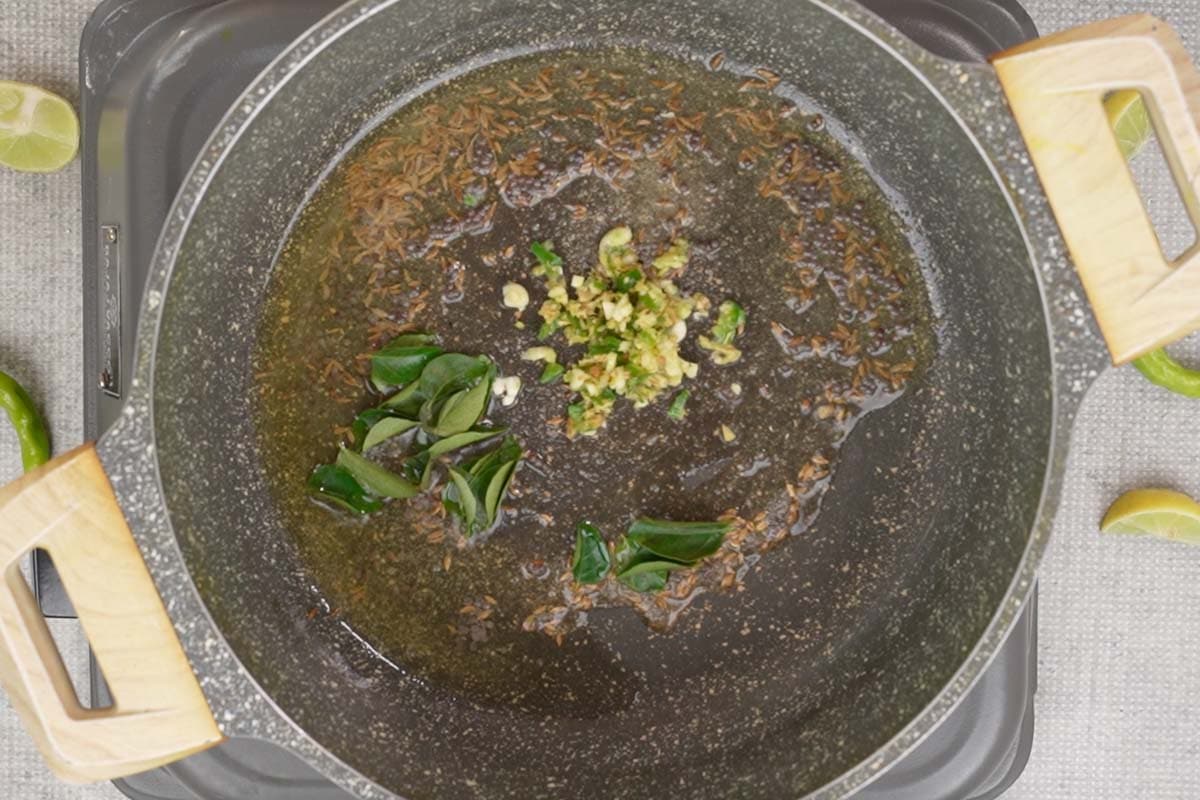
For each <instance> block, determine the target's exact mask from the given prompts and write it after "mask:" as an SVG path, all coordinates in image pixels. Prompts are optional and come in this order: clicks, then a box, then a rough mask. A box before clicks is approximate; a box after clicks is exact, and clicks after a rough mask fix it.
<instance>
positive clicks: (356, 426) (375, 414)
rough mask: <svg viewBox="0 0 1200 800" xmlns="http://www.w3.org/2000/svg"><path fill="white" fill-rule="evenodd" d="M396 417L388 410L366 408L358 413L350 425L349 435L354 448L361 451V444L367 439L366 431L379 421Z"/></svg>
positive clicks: (394, 413) (393, 412)
mask: <svg viewBox="0 0 1200 800" xmlns="http://www.w3.org/2000/svg"><path fill="white" fill-rule="evenodd" d="M394 416H396V412H395V411H393V410H392V409H390V408H368V409H367V410H366V411H360V412H359V414H358V416H356V417H355V418H354V422H352V423H350V435H351V437H352V438H353V440H354V446H355V447H357V448H358V449H359V450H362V446H363V442H364V441H365V440H366V438H367V431H369V430H371V427H372V426H373V425H375V423H377V422H379V421H380V420H381V419H385V418H387V417H394Z"/></svg>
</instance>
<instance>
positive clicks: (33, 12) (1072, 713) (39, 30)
mask: <svg viewBox="0 0 1200 800" xmlns="http://www.w3.org/2000/svg"><path fill="white" fill-rule="evenodd" d="M163 2H167V0H163ZM1025 5H1026V7H1027V8H1028V9H1029V10H1030V12H1031V14H1032V15H1033V17H1034V18H1035V19H1036V20H1037V22H1038V25H1039V27H1040V29H1041V30H1042V31H1043V32H1049V31H1053V30H1058V29H1060V28H1064V27H1068V26H1070V25H1075V24H1080V23H1083V22H1087V21H1089V20H1095V19H1100V18H1102V17H1106V16H1113V15H1117V14H1124V13H1129V12H1132V11H1150V12H1152V13H1155V14H1157V15H1159V16H1161V17H1163V18H1164V19H1166V20H1168V21H1169V22H1171V23H1172V24H1173V25H1174V26H1175V27H1176V28H1177V29H1178V30H1179V31H1180V33H1181V34H1182V35H1183V37H1184V39H1185V41H1186V42H1187V44H1188V46H1189V48H1190V49H1191V51H1192V53H1193V55H1195V56H1196V57H1197V58H1200V0H1144V2H1135V0H1101V1H1100V2H1064V1H1063V0H1026V2H1025ZM93 6H94V0H0V78H5V79H15V80H22V81H31V82H34V83H38V84H41V85H43V86H46V87H48V88H52V89H54V90H56V91H59V92H61V93H63V94H65V95H66V96H67V97H69V98H70V99H72V100H73V101H74V100H77V99H78V89H77V85H76V76H77V62H76V57H77V54H76V49H77V47H78V42H79V34H80V31H81V30H82V27H83V24H84V22H85V21H86V19H87V16H88V14H89V12H90V11H91V9H92V7H93ZM1151 172H1153V170H1151ZM1153 177H1154V178H1156V179H1157V186H1158V188H1157V189H1156V191H1155V192H1154V194H1153V197H1152V198H1151V205H1152V206H1153V213H1154V214H1155V216H1156V218H1159V219H1162V218H1164V216H1165V217H1166V218H1167V219H1168V233H1167V235H1166V237H1165V238H1166V239H1167V240H1168V246H1174V247H1175V248H1176V249H1179V247H1180V246H1181V245H1186V244H1187V243H1188V242H1189V241H1190V240H1191V239H1190V237H1191V232H1190V227H1189V226H1188V225H1187V224H1186V220H1185V219H1184V218H1183V217H1182V216H1180V215H1175V216H1174V217H1172V216H1171V215H1170V214H1169V213H1168V211H1166V209H1167V208H1168V203H1167V202H1166V200H1167V198H1169V196H1170V195H1169V190H1168V189H1167V188H1166V183H1165V176H1164V175H1163V174H1161V172H1159V173H1157V174H1155V175H1154V176H1153ZM79 220H80V207H79V167H78V164H74V165H72V166H71V167H69V168H68V169H67V170H66V171H64V172H62V173H59V174H57V175H50V176H27V175H18V174H15V173H12V172H9V171H0V369H4V370H6V371H9V372H12V373H13V374H14V375H16V376H17V377H18V379H19V380H21V381H23V382H24V383H25V384H26V385H27V386H28V387H29V389H30V391H31V393H32V394H33V396H34V397H35V399H36V400H37V401H38V402H39V403H40V405H41V407H42V408H43V409H44V410H45V413H46V416H47V418H48V420H49V423H50V427H51V430H52V435H53V438H54V444H55V450H56V451H58V452H61V451H63V450H65V449H68V448H70V447H72V446H74V445H76V444H78V443H79V442H80V439H81V415H82V400H81V384H82V378H81V375H80V373H81V355H80V347H81V341H82V339H81V330H80V329H81V323H80V307H81V298H80V279H79V272H80V243H79ZM1198 302H1200V298H1198ZM1176 352H1178V353H1179V354H1180V355H1182V356H1184V357H1187V358H1190V359H1192V362H1193V363H1200V337H1193V338H1192V339H1191V340H1190V341H1188V342H1185V343H1184V344H1182V345H1179V346H1178V347H1177V348H1176ZM1198 412H1200V404H1198V403H1196V402H1195V401H1188V400H1185V399H1183V398H1177V397H1174V396H1173V395H1170V394H1168V393H1166V392H1164V391H1160V390H1158V389H1156V388H1154V387H1152V386H1150V385H1148V384H1146V383H1145V382H1144V381H1143V380H1142V379H1141V378H1140V376H1138V375H1137V374H1135V373H1134V372H1133V370H1132V369H1121V370H1110V371H1109V372H1108V373H1106V374H1105V375H1103V376H1102V377H1101V379H1100V381H1099V382H1098V383H1097V384H1096V386H1095V388H1094V389H1093V390H1092V392H1091V393H1090V394H1089V395H1088V398H1087V400H1086V402H1085V405H1084V410H1083V413H1082V415H1081V417H1080V419H1079V422H1078V426H1077V428H1076V432H1075V439H1074V446H1073V448H1072V455H1071V460H1070V464H1069V466H1068V476H1067V480H1066V488H1065V496H1064V501H1063V506H1062V511H1061V512H1060V515H1059V518H1058V523H1057V525H1056V527H1055V534H1054V539H1053V542H1052V543H1051V545H1050V551H1049V554H1048V557H1047V559H1046V562H1045V566H1044V568H1043V570H1042V578H1041V599H1040V603H1039V614H1040V637H1041V638H1040V651H1039V664H1040V666H1039V676H1038V678H1039V690H1038V694H1037V726H1036V739H1035V743H1034V748H1033V756H1032V758H1031V760H1030V762H1029V766H1028V768H1027V769H1026V770H1025V773H1024V775H1023V776H1022V777H1021V779H1020V781H1019V782H1018V783H1017V785H1016V786H1015V787H1014V788H1013V789H1012V790H1011V791H1010V792H1009V793H1008V794H1007V795H1006V796H1005V798H1006V800H1128V799H1129V798H1139V800H1167V799H1168V798H1169V799H1170V800H1184V798H1196V797H1200V737H1197V736H1196V731H1197V730H1200V548H1189V547H1186V546H1179V545H1173V544H1169V543H1163V542H1156V541H1141V540H1125V541H1121V540H1109V539H1103V538H1101V537H1100V536H1098V535H1097V533H1096V523H1097V521H1098V520H1099V519H1100V516H1101V515H1102V514H1103V512H1104V509H1105V507H1106V506H1107V504H1108V503H1109V502H1110V501H1111V500H1112V499H1113V498H1114V497H1116V495H1117V494H1118V493H1120V492H1122V491H1124V490H1126V489H1129V488H1133V487H1137V486H1143V485H1149V484H1154V485H1162V486H1169V487H1175V488H1178V489H1181V490H1183V491H1187V492H1190V493H1191V494H1193V495H1195V496H1200V425H1197V424H1196V422H1197V413H1198ZM19 463H20V462H19V458H18V450H17V447H16V443H15V441H14V440H13V437H12V435H11V433H9V432H7V431H6V430H4V429H3V427H2V426H0V482H3V481H7V480H9V479H11V478H13V477H15V476H16V474H17V471H18V468H19ZM52 625H53V628H54V632H55V634H56V635H57V636H58V637H59V638H60V639H61V641H62V643H63V644H62V646H63V649H64V655H65V658H66V660H67V662H68V665H69V666H70V667H71V668H72V669H73V671H74V672H75V673H76V674H82V673H83V672H84V671H85V670H86V648H85V646H84V644H83V642H82V640H81V637H80V636H79V634H78V631H77V628H76V626H75V624H74V623H73V622H55V623H52ZM84 680H85V681H86V679H84ZM0 797H4V798H14V800H112V799H113V798H119V797H121V795H120V794H119V793H117V792H116V791H115V790H114V789H113V788H112V787H111V786H109V785H100V786H93V787H72V786H67V785H65V784H61V783H58V782H57V781H55V780H54V779H53V778H52V777H51V776H50V775H49V774H48V772H47V771H46V769H45V767H44V766H43V765H42V762H41V760H40V759H39V758H38V756H37V755H36V753H34V751H33V749H32V747H31V746H30V744H29V740H28V738H27V737H26V735H25V734H24V732H23V730H22V729H21V727H20V724H19V723H18V721H17V719H16V717H15V715H14V714H13V712H12V710H11V708H9V707H8V705H7V701H6V699H4V698H3V697H0Z"/></svg>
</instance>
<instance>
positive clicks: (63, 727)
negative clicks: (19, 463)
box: [0, 445, 222, 782]
mask: <svg viewBox="0 0 1200 800" xmlns="http://www.w3.org/2000/svg"><path fill="white" fill-rule="evenodd" d="M33 548H42V549H44V550H47V551H48V552H49V553H50V555H51V556H52V557H53V559H54V565H55V566H56V567H57V568H58V572H59V575H60V576H61V578H62V581H63V585H64V586H65V587H66V590H67V594H68V595H69V596H70V598H71V602H72V603H73V604H74V606H75V611H76V613H77V614H78V615H79V620H80V622H81V623H82V624H83V629H84V632H85V633H87V637H88V641H89V642H90V644H91V646H92V649H93V651H94V652H95V654H96V659H97V660H98V661H99V663H100V667H101V669H102V670H103V671H104V677H105V680H106V681H107V682H108V684H109V687H110V688H111V689H112V696H113V698H114V700H113V706H112V707H111V708H107V709H87V708H84V707H82V706H81V705H80V704H79V701H78V700H77V699H76V696H75V690H74V689H73V688H72V686H71V679H70V677H69V676H68V675H67V671H66V669H65V668H64V667H63V664H62V659H60V658H59V656H58V650H57V648H56V647H55V645H54V641H53V640H52V639H51V637H50V632H49V630H48V629H47V627H46V622H45V620H44V619H43V618H42V615H41V612H40V611H39V610H38V607H37V602H36V601H35V600H34V597H33V593H32V592H31V591H30V590H29V586H28V585H27V584H26V583H25V579H24V577H23V576H22V575H21V572H20V566H19V562H20V559H21V557H22V556H24V555H25V554H26V553H27V552H29V551H30V550H31V549H33ZM0 568H2V569H3V582H2V584H0V684H3V686H4V688H5V690H7V691H8V695H9V697H10V698H11V699H12V703H13V705H14V706H15V708H16V710H17V713H18V714H20V716H21V719H22V721H23V722H24V723H25V727H26V728H27V729H28V730H29V732H30V733H31V734H32V735H33V738H34V740H35V741H36V742H37V745H38V747H39V749H41V751H42V754H43V755H44V756H45V758H46V760H47V761H48V762H49V764H50V767H51V769H53V770H54V772H55V773H57V774H58V776H59V777H61V778H63V779H65V780H69V781H76V782H83V781H95V780H108V779H112V778H117V777H121V776H123V775H131V774H133V773H135V772H141V771H142V770H146V769H151V768H153V767H157V766H161V765H162V764H166V763H169V762H171V761H174V760H176V759H179V758H182V757H184V756H186V755H189V754H191V753H194V752H196V751H198V750H202V749H204V748H206V747H210V746H212V745H214V744H217V743H218V742H220V741H221V740H222V736H221V732H220V730H219V729H218V728H217V724H216V721H215V720H214V719H213V715H212V712H211V711H209V708H208V704H207V703H206V702H205V700H204V695H203V694H202V693H201V691H200V685H199V684H198V683H197V681H196V676H195V675H194V674H192V670H191V666H190V665H189V664H188V660H187V657H186V656H185V655H184V653H183V648H182V647H181V646H180V644H179V640H178V639H177V638H176V636H175V631H174V629H173V628H172V627H171V621H170V619H168V618H167V612H166V610H165V609H164V608H163V604H162V601H161V600H160V599H159V596H158V592H157V591H156V590H155V588H154V582H153V581H152V580H151V578H150V573H149V572H148V571H147V569H146V565H145V563H143V561H142V556H141V553H140V552H139V551H138V548H137V545H136V544H135V543H134V540H133V536H132V534H131V533H130V532H129V527H128V526H127V525H126V523H125V518H124V516H123V515H122V514H121V509H120V507H119V506H118V505H117V501H116V498H115V497H114V496H113V491H112V486H111V485H110V484H109V482H108V477H107V476H106V475H105V474H104V469H103V467H102V466H101V465H100V460H99V458H97V457H96V450H95V448H94V447H93V446H92V445H84V446H83V447H80V448H78V449H76V450H73V451H71V452H70V453H67V454H65V455H62V456H60V457H58V458H56V459H54V460H53V461H51V462H49V463H47V464H44V465H42V466H41V467H39V468H38V469H36V470H34V471H33V472H30V473H29V474H27V475H25V476H24V477H22V478H20V479H19V480H17V481H15V482H14V483H11V484H9V485H8V486H4V487H0Z"/></svg>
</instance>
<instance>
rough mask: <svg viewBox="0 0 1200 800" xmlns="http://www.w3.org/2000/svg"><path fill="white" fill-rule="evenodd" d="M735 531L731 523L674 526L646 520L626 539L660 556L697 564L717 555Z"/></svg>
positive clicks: (635, 526)
mask: <svg viewBox="0 0 1200 800" xmlns="http://www.w3.org/2000/svg"><path fill="white" fill-rule="evenodd" d="M732 527H733V525H732V524H731V523H729V522H671V521H668V520H657V519H647V518H645V517H643V518H641V519H638V520H636V521H635V522H634V523H633V524H632V525H630V526H629V531H628V533H627V534H626V535H627V537H628V538H629V541H630V542H632V543H633V544H636V545H638V546H640V547H642V548H644V549H646V550H649V551H650V552H651V553H654V554H656V555H658V556H661V557H663V558H668V559H671V560H673V561H681V562H685V563H694V562H696V561H699V560H700V559H702V558H704V557H705V556H710V555H712V554H713V553H715V552H716V551H717V549H718V548H719V547H720V546H721V542H722V541H723V540H724V539H725V534H726V533H728V532H729V530H730V528H732Z"/></svg>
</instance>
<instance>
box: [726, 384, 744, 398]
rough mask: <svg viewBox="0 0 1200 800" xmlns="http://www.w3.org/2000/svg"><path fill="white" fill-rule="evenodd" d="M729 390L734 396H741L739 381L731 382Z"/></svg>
mask: <svg viewBox="0 0 1200 800" xmlns="http://www.w3.org/2000/svg"><path fill="white" fill-rule="evenodd" d="M729 391H730V392H732V393H733V396H734V397H741V395H742V385H741V384H740V383H731V384H729Z"/></svg>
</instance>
